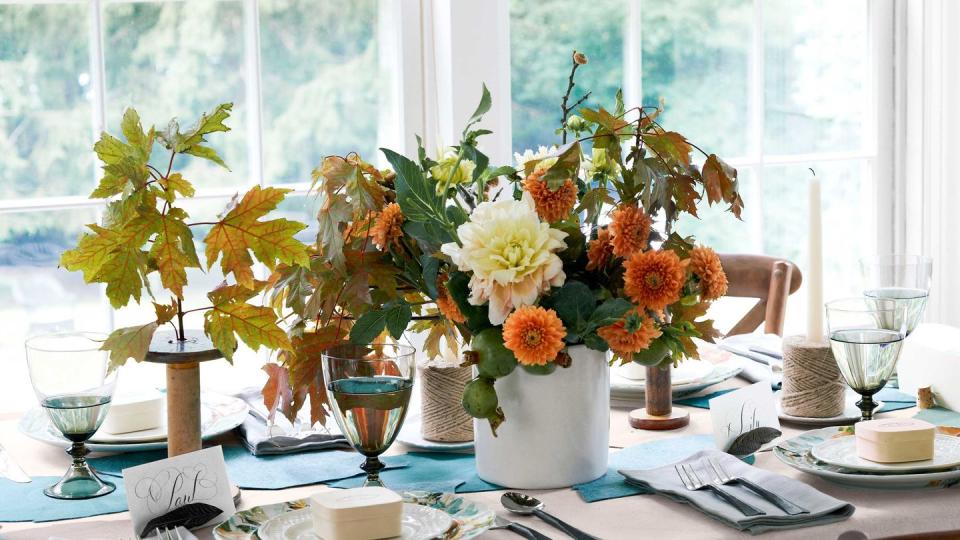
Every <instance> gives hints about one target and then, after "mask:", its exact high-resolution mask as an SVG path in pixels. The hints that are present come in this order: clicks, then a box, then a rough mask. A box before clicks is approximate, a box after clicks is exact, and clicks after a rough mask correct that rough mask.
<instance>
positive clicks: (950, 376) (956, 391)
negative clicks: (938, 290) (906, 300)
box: [897, 324, 960, 411]
mask: <svg viewBox="0 0 960 540" xmlns="http://www.w3.org/2000/svg"><path fill="white" fill-rule="evenodd" d="M897 376H898V378H899V380H900V390H901V391H903V392H906V393H908V394H912V395H914V396H915V395H917V388H923V387H925V386H930V387H932V389H933V394H934V397H935V398H936V400H937V405H939V406H941V407H944V408H947V409H951V410H954V411H960V328H955V327H952V326H947V325H945V324H921V325H918V326H917V328H916V329H915V330H914V331H913V332H912V333H911V334H910V336H909V337H907V339H905V340H904V341H903V348H902V349H901V351H900V360H899V362H898V363H897Z"/></svg>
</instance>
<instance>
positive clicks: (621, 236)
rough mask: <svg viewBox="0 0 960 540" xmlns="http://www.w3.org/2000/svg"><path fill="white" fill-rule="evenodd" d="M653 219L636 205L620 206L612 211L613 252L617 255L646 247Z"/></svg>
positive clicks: (628, 253)
mask: <svg viewBox="0 0 960 540" xmlns="http://www.w3.org/2000/svg"><path fill="white" fill-rule="evenodd" d="M652 225H653V219H651V218H650V216H648V215H647V214H645V213H644V211H643V210H641V209H640V208H637V207H636V206H621V207H620V208H618V209H617V210H615V211H614V212H613V216H612V221H611V222H610V234H611V236H612V237H613V254H614V255H616V256H618V257H629V256H630V255H632V254H634V253H636V252H638V251H643V250H644V249H647V246H648V245H649V241H650V227H651V226H652Z"/></svg>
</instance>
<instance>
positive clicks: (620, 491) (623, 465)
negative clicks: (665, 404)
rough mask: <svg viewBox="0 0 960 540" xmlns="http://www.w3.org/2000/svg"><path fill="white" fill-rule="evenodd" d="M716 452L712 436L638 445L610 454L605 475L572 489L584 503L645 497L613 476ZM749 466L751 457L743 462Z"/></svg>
mask: <svg viewBox="0 0 960 540" xmlns="http://www.w3.org/2000/svg"><path fill="white" fill-rule="evenodd" d="M711 448H716V444H715V443H714V440H713V435H686V436H683V437H672V438H670V439H664V440H660V441H652V442H648V443H643V444H638V445H635V446H631V447H629V448H624V449H623V450H619V451H617V452H614V453H612V454H610V463H609V464H608V466H607V473H606V474H605V475H603V476H601V477H600V478H598V479H596V480H594V481H592V482H586V483H584V484H577V485H575V486H573V489H575V490H576V491H577V492H578V493H579V494H580V498H581V499H583V500H584V501H586V502H588V503H591V502H597V501H603V500H606V499H616V498H619V497H628V496H630V495H640V494H642V493H646V492H645V491H643V490H641V489H640V488H638V487H635V486H631V485H629V484H627V482H626V481H625V480H624V478H623V476H622V475H621V474H620V473H619V472H617V471H619V470H622V469H654V468H656V467H662V466H664V465H669V464H670V463H676V462H677V461H680V460H682V459H685V458H687V457H689V456H692V455H693V454H696V453H697V452H699V451H701V450H707V449H711ZM744 461H745V462H747V463H751V464H752V463H753V462H754V458H753V456H748V457H747V458H746V459H744Z"/></svg>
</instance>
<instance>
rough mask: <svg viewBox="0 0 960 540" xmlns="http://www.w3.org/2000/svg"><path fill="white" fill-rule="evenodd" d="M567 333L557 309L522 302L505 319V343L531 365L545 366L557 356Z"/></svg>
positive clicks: (524, 361)
mask: <svg viewBox="0 0 960 540" xmlns="http://www.w3.org/2000/svg"><path fill="white" fill-rule="evenodd" d="M566 335H567V329H566V328H564V327H563V323H562V322H561V321H560V317H557V312H556V311H554V310H552V309H543V308H542V307H538V306H523V307H521V308H519V309H517V310H516V311H514V312H513V313H511V314H510V316H509V317H507V320H506V322H504V323H503V344H504V345H505V346H506V347H507V348H508V349H510V350H511V351H512V352H513V355H514V356H516V357H517V361H518V362H520V363H521V364H524V365H528V366H542V365H544V364H546V363H548V362H550V361H551V360H553V359H554V358H556V357H557V353H559V352H560V351H561V350H562V349H563V338H564V336H566Z"/></svg>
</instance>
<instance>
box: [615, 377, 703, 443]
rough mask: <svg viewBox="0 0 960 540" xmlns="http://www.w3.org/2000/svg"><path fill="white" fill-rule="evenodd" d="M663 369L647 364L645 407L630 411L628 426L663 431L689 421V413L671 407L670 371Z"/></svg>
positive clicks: (680, 426) (682, 425)
mask: <svg viewBox="0 0 960 540" xmlns="http://www.w3.org/2000/svg"><path fill="white" fill-rule="evenodd" d="M672 371H673V366H670V365H668V366H667V367H666V368H665V369H661V368H659V367H651V366H647V379H646V383H647V387H646V390H645V392H644V401H645V402H646V407H645V408H643V409H635V410H632V411H630V416H629V421H630V426H631V427H633V428H636V429H647V430H656V431H664V430H670V429H679V428H682V427H684V426H686V425H687V424H689V423H690V413H688V412H687V411H685V410H683V409H674V408H673V387H672V383H671V373H672Z"/></svg>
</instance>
